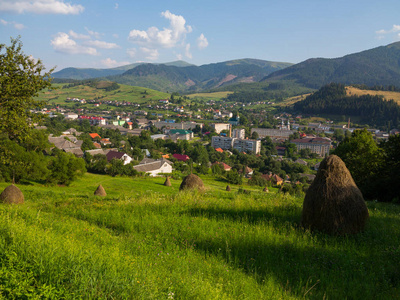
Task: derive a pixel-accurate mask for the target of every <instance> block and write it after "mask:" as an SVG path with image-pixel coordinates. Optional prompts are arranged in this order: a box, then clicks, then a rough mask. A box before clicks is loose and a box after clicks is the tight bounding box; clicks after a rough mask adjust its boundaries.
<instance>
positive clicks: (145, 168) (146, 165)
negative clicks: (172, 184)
mask: <svg viewBox="0 0 400 300" xmlns="http://www.w3.org/2000/svg"><path fill="white" fill-rule="evenodd" d="M133 168H134V169H135V170H136V171H138V172H143V173H147V174H149V175H150V176H157V175H158V174H160V173H163V174H165V173H167V174H168V173H172V162H170V161H169V160H167V159H165V158H162V159H157V160H156V159H150V158H145V159H143V160H142V161H141V162H140V163H139V164H138V165H136V166H133Z"/></svg>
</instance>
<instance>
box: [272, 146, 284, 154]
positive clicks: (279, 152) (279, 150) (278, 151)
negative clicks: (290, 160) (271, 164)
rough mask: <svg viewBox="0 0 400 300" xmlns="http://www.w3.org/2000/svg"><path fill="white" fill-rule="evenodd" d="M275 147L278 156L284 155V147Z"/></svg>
mask: <svg viewBox="0 0 400 300" xmlns="http://www.w3.org/2000/svg"><path fill="white" fill-rule="evenodd" d="M275 149H276V151H277V153H278V155H279V156H284V155H285V152H286V147H283V146H276V147H275Z"/></svg>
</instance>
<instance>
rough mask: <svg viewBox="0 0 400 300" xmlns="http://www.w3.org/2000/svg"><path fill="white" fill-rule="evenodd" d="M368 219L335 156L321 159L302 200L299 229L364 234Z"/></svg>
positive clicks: (344, 169) (357, 193)
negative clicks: (301, 226)
mask: <svg viewBox="0 0 400 300" xmlns="http://www.w3.org/2000/svg"><path fill="white" fill-rule="evenodd" d="M368 217H369V214H368V209H367V206H366V204H365V201H364V198H363V196H362V194H361V192H360V190H359V189H358V187H357V185H356V184H355V183H354V180H353V178H352V177H351V174H350V172H349V170H348V169H347V167H346V165H345V163H344V162H343V161H342V160H341V159H340V158H339V157H338V156H336V155H330V156H328V157H327V158H325V159H324V160H323V161H322V162H321V165H320V168H319V170H318V173H317V176H316V177H315V179H314V181H313V182H312V184H311V185H310V187H309V188H308V190H307V193H306V196H305V198H304V203H303V214H302V221H301V222H302V225H303V227H305V228H307V229H310V230H318V231H322V232H325V233H328V234H337V235H344V234H354V233H358V232H360V231H362V230H364V227H365V225H366V222H367V220H368Z"/></svg>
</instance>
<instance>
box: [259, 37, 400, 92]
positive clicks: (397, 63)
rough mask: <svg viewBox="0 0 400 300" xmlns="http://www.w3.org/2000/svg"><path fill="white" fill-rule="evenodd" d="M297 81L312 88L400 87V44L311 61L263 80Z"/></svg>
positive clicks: (280, 71) (277, 72)
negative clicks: (337, 84)
mask: <svg viewBox="0 0 400 300" xmlns="http://www.w3.org/2000/svg"><path fill="white" fill-rule="evenodd" d="M277 80H294V81H295V82H297V83H299V84H302V85H304V86H306V87H309V88H320V87H321V86H323V85H325V84H328V83H330V82H338V83H343V84H365V85H368V86H373V85H396V86H398V85H399V82H400V42H397V43H393V44H390V45H387V46H381V47H377V48H374V49H371V50H366V51H363V52H359V53H354V54H350V55H346V56H344V57H341V58H335V59H325V58H312V59H308V60H306V61H304V62H302V63H299V64H296V65H293V66H291V67H289V68H286V69H283V70H279V71H276V72H274V73H272V74H270V75H268V76H267V77H265V78H264V79H263V80H262V81H267V82H268V81H277Z"/></svg>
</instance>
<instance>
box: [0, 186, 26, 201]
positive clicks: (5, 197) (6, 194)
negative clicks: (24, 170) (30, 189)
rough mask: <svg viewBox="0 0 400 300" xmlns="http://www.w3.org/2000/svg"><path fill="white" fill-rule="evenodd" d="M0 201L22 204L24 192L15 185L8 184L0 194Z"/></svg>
mask: <svg viewBox="0 0 400 300" xmlns="http://www.w3.org/2000/svg"><path fill="white" fill-rule="evenodd" d="M0 202H2V203H8V204H22V203H24V194H22V192H21V190H20V189H19V188H17V187H16V186H15V185H13V184H12V185H9V186H8V187H6V188H5V189H4V191H3V192H2V193H1V194H0Z"/></svg>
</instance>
